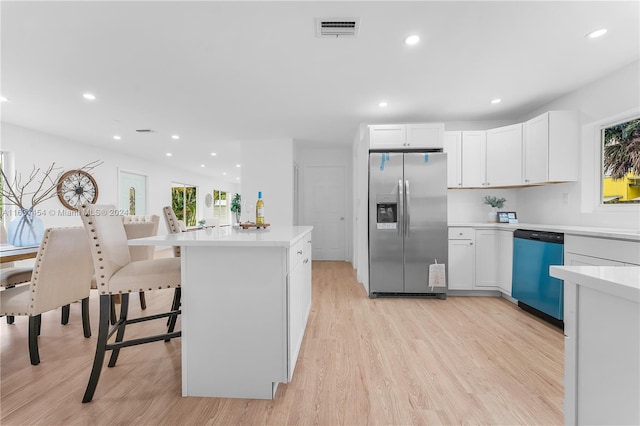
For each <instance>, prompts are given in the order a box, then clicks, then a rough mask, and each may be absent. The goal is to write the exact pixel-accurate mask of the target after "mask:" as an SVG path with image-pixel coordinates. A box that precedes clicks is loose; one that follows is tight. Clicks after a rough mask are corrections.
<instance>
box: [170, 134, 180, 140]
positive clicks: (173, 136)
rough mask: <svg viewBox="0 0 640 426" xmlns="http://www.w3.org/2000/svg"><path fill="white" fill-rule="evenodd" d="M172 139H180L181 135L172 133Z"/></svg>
mask: <svg viewBox="0 0 640 426" xmlns="http://www.w3.org/2000/svg"><path fill="white" fill-rule="evenodd" d="M171 139H175V140H178V139H180V136H179V135H171Z"/></svg>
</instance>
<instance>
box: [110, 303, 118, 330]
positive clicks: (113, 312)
mask: <svg viewBox="0 0 640 426" xmlns="http://www.w3.org/2000/svg"><path fill="white" fill-rule="evenodd" d="M109 303H110V306H111V311H110V312H111V325H114V324H115V323H116V321H117V320H118V318H117V317H116V301H115V300H114V298H113V296H109Z"/></svg>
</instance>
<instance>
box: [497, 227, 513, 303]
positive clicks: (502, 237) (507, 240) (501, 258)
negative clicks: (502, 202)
mask: <svg viewBox="0 0 640 426" xmlns="http://www.w3.org/2000/svg"><path fill="white" fill-rule="evenodd" d="M496 232H497V234H498V259H497V267H498V288H500V291H501V292H503V293H504V294H506V295H507V296H511V280H512V278H513V277H512V275H513V230H503V229H500V230H498V231H496Z"/></svg>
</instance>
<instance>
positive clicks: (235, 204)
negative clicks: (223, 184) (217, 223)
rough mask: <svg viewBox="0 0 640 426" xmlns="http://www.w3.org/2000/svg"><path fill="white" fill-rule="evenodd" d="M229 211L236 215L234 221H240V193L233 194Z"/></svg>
mask: <svg viewBox="0 0 640 426" xmlns="http://www.w3.org/2000/svg"><path fill="white" fill-rule="evenodd" d="M231 211H232V212H233V213H235V215H236V223H240V213H242V202H241V200H240V194H238V193H235V194H233V199H232V200H231Z"/></svg>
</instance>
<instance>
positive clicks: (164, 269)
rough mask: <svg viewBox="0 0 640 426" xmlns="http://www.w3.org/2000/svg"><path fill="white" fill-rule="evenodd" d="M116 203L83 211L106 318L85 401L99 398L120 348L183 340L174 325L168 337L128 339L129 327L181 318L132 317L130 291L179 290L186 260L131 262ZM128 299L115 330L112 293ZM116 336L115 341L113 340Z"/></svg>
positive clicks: (162, 315)
mask: <svg viewBox="0 0 640 426" xmlns="http://www.w3.org/2000/svg"><path fill="white" fill-rule="evenodd" d="M114 211H115V208H114V206H111V205H91V204H89V205H83V206H81V207H79V208H78V212H79V213H80V217H81V219H82V224H83V225H84V228H85V231H86V234H87V237H88V240H89V246H90V250H91V255H92V257H93V265H94V269H95V275H96V280H97V285H98V294H99V297H100V320H99V326H98V341H97V343H96V353H95V357H94V361H93V367H92V369H91V375H90V377H89V383H88V384H87V388H86V390H85V393H84V397H83V398H82V402H89V401H91V400H92V399H93V395H94V393H95V390H96V387H97V385H98V380H99V379H100V373H101V371H102V366H103V363H104V358H105V354H106V351H111V357H110V359H109V363H108V366H109V367H114V366H115V364H116V361H117V360H118V355H119V353H120V349H122V348H124V347H128V346H136V345H141V344H145V343H151V342H157V341H160V340H165V341H166V340H170V339H173V338H176V337H180V336H181V332H180V331H174V329H173V327H169V329H168V330H167V332H166V333H162V334H157V335H153V336H147V337H139V338H135V339H130V340H124V332H125V328H126V326H127V325H130V324H135V323H139V322H143V321H150V320H155V319H159V318H168V317H171V316H172V315H179V314H180V311H177V310H176V311H170V312H165V313H160V314H155V315H148V316H143V317H139V318H133V319H129V318H128V307H129V293H131V292H139V291H145V292H147V291H152V290H158V289H167V288H176V287H179V286H180V259H178V258H175V257H171V258H164V259H152V260H139V261H134V262H132V261H131V255H130V253H129V249H128V245H127V235H126V233H125V230H124V224H123V221H122V217H121V216H117V215H114V214H113V212H114ZM113 294H120V295H122V308H121V310H120V318H119V319H118V321H117V322H116V324H115V325H113V326H111V324H110V322H109V316H110V310H111V309H110V299H111V295H113ZM114 334H115V341H113V342H112V343H109V342H108V339H109V337H111V336H112V335H114Z"/></svg>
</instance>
